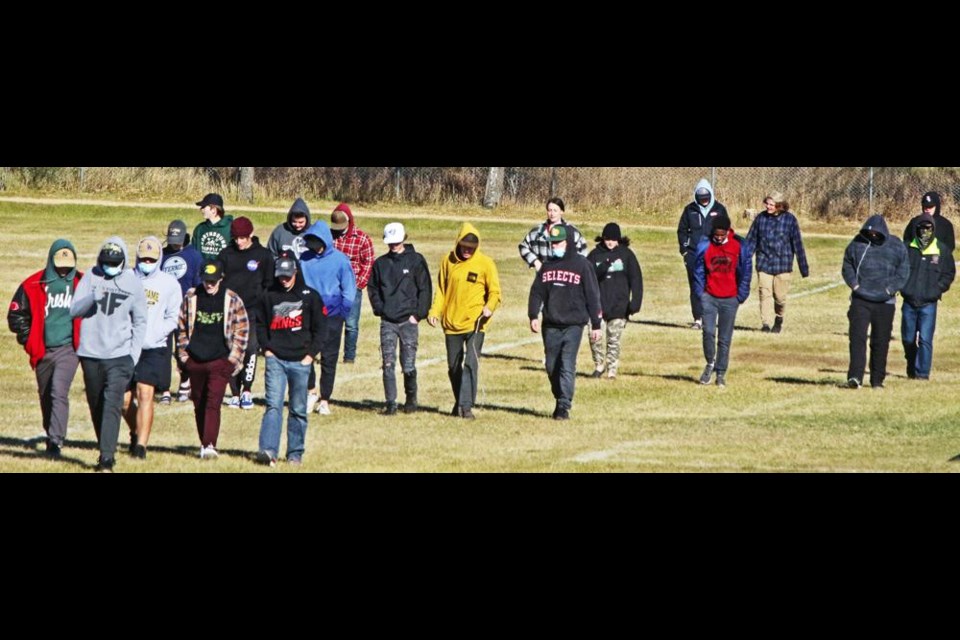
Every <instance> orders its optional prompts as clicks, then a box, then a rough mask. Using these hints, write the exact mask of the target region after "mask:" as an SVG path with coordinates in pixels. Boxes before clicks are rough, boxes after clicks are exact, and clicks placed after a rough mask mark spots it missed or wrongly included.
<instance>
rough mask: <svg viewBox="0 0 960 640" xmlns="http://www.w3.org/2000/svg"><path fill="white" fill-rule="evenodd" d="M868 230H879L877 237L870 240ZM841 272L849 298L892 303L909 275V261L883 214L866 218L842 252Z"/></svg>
mask: <svg viewBox="0 0 960 640" xmlns="http://www.w3.org/2000/svg"><path fill="white" fill-rule="evenodd" d="M869 231H876V232H877V233H879V234H880V236H881V240H880V241H879V242H871V241H870V240H869V239H868V238H867V236H866V234H867V232H869ZM842 273H843V280H844V282H846V283H847V286H849V287H850V288H851V289H853V297H855V298H862V299H863V300H867V301H869V302H886V303H887V304H894V302H895V297H896V294H897V292H898V291H900V290H901V289H903V287H904V286H905V285H906V284H907V280H908V279H909V278H910V260H909V256H908V255H907V248H906V247H905V246H904V245H903V242H901V241H900V238H897V237H895V236H891V235H890V231H889V229H887V223H886V221H885V220H884V219H883V216H881V215H878V214H877V215H872V216H870V217H869V218H867V221H866V222H865V223H864V224H863V228H862V229H860V233H859V234H858V235H857V237H855V238H854V239H853V242H851V243H850V244H849V246H847V250H846V252H845V253H844V254H843V271H842Z"/></svg>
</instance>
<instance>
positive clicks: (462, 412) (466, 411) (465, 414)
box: [460, 407, 477, 420]
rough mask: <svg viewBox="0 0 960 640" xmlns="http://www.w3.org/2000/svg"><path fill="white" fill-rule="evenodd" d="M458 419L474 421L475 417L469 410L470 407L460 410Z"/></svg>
mask: <svg viewBox="0 0 960 640" xmlns="http://www.w3.org/2000/svg"><path fill="white" fill-rule="evenodd" d="M460 417H461V418H463V419H464V420H476V419H477V416H475V415H473V411H471V410H470V407H466V408H464V409H460Z"/></svg>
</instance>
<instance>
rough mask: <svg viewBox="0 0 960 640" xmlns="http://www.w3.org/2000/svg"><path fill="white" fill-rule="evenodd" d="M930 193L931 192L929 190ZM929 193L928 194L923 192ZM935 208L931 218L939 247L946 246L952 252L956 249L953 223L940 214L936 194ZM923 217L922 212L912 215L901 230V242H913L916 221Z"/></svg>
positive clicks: (906, 243)
mask: <svg viewBox="0 0 960 640" xmlns="http://www.w3.org/2000/svg"><path fill="white" fill-rule="evenodd" d="M931 193H932V192H931ZM924 195H929V194H924ZM937 199H938V202H937V208H936V209H935V210H934V212H933V220H934V223H935V227H934V229H935V231H934V233H935V234H936V238H937V240H939V241H940V246H941V247H946V248H947V250H948V251H950V253H953V252H954V251H956V250H957V243H956V240H955V239H954V235H953V224H952V223H951V222H950V221H949V220H947V219H946V218H944V217H943V216H942V215H940V207H941V205H940V203H939V196H937ZM922 219H923V214H922V213H921V214H920V215H919V216H916V217H914V218H913V219H912V220H911V221H910V222H908V223H907V227H906V228H905V229H904V230H903V244H905V245H907V246H908V247H909V246H910V243H911V242H913V239H914V238H916V237H917V235H916V228H917V223H918V222H920V220H922Z"/></svg>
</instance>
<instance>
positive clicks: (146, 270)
mask: <svg viewBox="0 0 960 640" xmlns="http://www.w3.org/2000/svg"><path fill="white" fill-rule="evenodd" d="M158 264H159V263H157V262H152V263H151V262H138V263H137V269H140V273H142V274H143V275H145V276H148V275H150V274H151V273H153V272H154V271H156V269H157V265H158Z"/></svg>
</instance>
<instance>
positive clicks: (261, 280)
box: [217, 236, 274, 309]
mask: <svg viewBox="0 0 960 640" xmlns="http://www.w3.org/2000/svg"><path fill="white" fill-rule="evenodd" d="M217 259H218V260H220V262H222V263H223V286H225V287H227V288H229V289H230V290H232V291H235V292H236V293H237V295H238V296H240V299H241V300H243V305H244V306H245V307H247V309H257V308H258V307H259V306H260V296H261V295H262V294H263V292H264V291H266V290H267V289H269V288H270V286H271V285H272V284H273V262H274V261H273V254H272V253H270V252H269V251H267V250H266V249H265V248H264V247H263V246H262V245H261V244H260V239H259V238H257V237H256V236H254V238H253V244H251V245H250V248H249V249H246V250H245V251H241V250H240V249H238V248H237V241H236V240H234V241H233V242H231V243H230V246H228V247H227V248H226V249H224V250H223V251H221V252H220V255H219V256H217Z"/></svg>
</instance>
